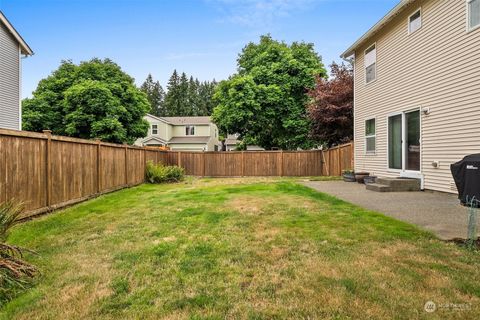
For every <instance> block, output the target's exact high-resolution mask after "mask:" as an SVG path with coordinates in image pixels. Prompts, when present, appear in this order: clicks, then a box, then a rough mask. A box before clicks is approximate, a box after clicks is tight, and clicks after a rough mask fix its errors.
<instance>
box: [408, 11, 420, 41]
mask: <svg viewBox="0 0 480 320" xmlns="http://www.w3.org/2000/svg"><path fill="white" fill-rule="evenodd" d="M418 12H420V28H418V29H417V30H415V31H412V30H411V28H410V23H411V21H410V19H411V18H412V17H413V16H414V15H416V14H417V13H418ZM407 28H408V34H409V35H410V34H414V33H415V32H417V31H418V30H420V29H422V28H423V12H422V7H420V8H418V9H417V10H415V11H414V12H413V13H412V14H411V15H409V16H408V18H407Z"/></svg>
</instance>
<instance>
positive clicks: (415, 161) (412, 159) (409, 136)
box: [405, 110, 420, 171]
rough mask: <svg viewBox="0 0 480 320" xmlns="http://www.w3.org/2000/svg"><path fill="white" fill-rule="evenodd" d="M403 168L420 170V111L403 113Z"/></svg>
mask: <svg viewBox="0 0 480 320" xmlns="http://www.w3.org/2000/svg"><path fill="white" fill-rule="evenodd" d="M405 128H406V131H407V132H405V138H406V139H405V140H406V141H405V157H406V159H405V170H410V171H420V111H418V110H417V111H413V112H407V113H405Z"/></svg>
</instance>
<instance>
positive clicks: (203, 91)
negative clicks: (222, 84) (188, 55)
mask: <svg viewBox="0 0 480 320" xmlns="http://www.w3.org/2000/svg"><path fill="white" fill-rule="evenodd" d="M197 82H198V80H197ZM197 87H198V115H202V116H207V115H208V116H209V115H211V114H212V113H213V107H214V106H215V104H214V102H213V95H214V94H215V89H216V87H217V82H216V81H215V79H214V80H213V81H212V82H209V81H204V82H202V83H197Z"/></svg>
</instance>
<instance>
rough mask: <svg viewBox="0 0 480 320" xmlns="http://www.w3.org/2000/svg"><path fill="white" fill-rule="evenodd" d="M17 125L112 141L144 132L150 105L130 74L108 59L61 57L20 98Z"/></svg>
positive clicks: (125, 140) (129, 140) (129, 138)
mask: <svg viewBox="0 0 480 320" xmlns="http://www.w3.org/2000/svg"><path fill="white" fill-rule="evenodd" d="M22 107H23V129H25V130H30V131H42V130H45V129H49V130H52V131H53V133H54V134H58V135H67V136H72V137H78V138H84V139H92V138H100V139H101V140H103V141H109V142H116V143H123V142H127V143H133V142H134V141H135V140H136V139H137V138H140V137H144V136H146V134H147V131H148V123H147V122H146V121H145V120H143V117H144V116H145V114H146V113H147V112H148V111H149V110H150V104H149V102H148V100H147V97H146V95H145V94H144V93H143V92H141V91H140V90H139V89H138V88H137V87H136V86H135V84H134V80H133V78H132V77H130V76H129V75H127V74H126V73H125V72H123V71H122V70H121V68H120V67H119V66H118V65H117V64H115V63H114V62H113V61H111V60H109V59H105V60H100V59H92V60H90V61H86V62H82V63H80V64H79V65H76V64H74V63H72V62H71V61H62V63H61V64H60V67H59V68H58V69H57V70H55V71H54V72H53V73H52V74H51V75H50V76H49V77H47V78H45V79H43V80H41V81H40V82H39V84H38V87H37V89H36V90H35V91H34V92H33V97H32V98H31V99H25V100H23V102H22Z"/></svg>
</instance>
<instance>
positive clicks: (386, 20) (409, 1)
mask: <svg viewBox="0 0 480 320" xmlns="http://www.w3.org/2000/svg"><path fill="white" fill-rule="evenodd" d="M415 1H416V0H401V1H400V2H399V3H398V4H397V5H396V6H395V7H394V8H393V9H392V10H390V11H389V12H388V13H387V14H386V15H385V16H384V17H383V18H382V19H380V21H378V22H377V23H376V24H375V25H374V26H373V27H371V28H370V29H369V30H368V31H367V32H366V33H365V34H364V35H363V36H361V37H360V38H359V39H358V40H357V41H355V42H354V43H353V44H352V45H351V46H350V47H349V48H348V49H347V50H345V51H344V52H343V53H342V54H341V55H340V58H342V59H346V58H348V57H351V56H352V55H353V54H354V53H355V50H356V49H357V48H358V47H359V46H360V45H362V44H363V43H364V42H365V41H367V40H368V39H370V38H371V37H372V36H374V35H375V34H376V33H377V32H378V31H380V30H381V29H382V28H383V27H384V26H385V25H387V24H388V23H390V22H391V21H392V20H393V19H394V18H395V17H396V16H397V15H399V14H400V13H401V12H403V10H405V8H406V7H407V6H408V5H410V4H412V3H413V2H415Z"/></svg>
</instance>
